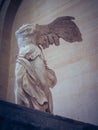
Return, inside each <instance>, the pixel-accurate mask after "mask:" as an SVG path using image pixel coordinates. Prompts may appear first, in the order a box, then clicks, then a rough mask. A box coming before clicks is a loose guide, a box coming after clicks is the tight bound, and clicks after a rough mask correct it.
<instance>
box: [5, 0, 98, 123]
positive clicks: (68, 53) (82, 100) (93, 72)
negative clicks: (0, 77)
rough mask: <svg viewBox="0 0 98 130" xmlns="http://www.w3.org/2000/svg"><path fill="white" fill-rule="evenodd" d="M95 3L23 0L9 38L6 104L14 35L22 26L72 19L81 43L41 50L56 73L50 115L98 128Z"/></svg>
mask: <svg viewBox="0 0 98 130" xmlns="http://www.w3.org/2000/svg"><path fill="white" fill-rule="evenodd" d="M97 5H98V1H97V0H37V1H36V0H28V1H27V0H23V2H22V4H21V6H20V8H19V9H18V12H17V14H16V17H15V20H14V24H13V31H12V37H11V51H10V72H9V87H8V94H7V100H8V101H11V102H14V84H15V74H14V69H15V59H16V54H17V53H18V48H17V41H16V38H15V31H16V30H17V29H18V28H19V27H20V26H21V25H22V24H25V23H32V22H33V23H34V24H36V23H37V24H48V23H50V22H51V21H53V20H54V19H55V18H57V17H59V16H73V17H75V23H76V24H77V25H78V27H79V28H80V31H81V33H82V37H83V41H82V42H80V43H78V42H74V43H68V42H65V41H64V40H62V39H60V43H61V45H60V46H59V47H57V46H50V48H48V49H46V50H44V54H45V57H46V60H47V63H48V65H49V66H50V67H51V68H52V69H53V70H54V71H55V72H56V76H57V79H58V82H57V85H56V86H55V88H53V89H52V90H51V91H52V94H53V103H54V114H57V115H61V116H64V117H68V118H72V119H76V120H80V121H83V122H88V123H93V124H97V125H98V112H97V111H98V100H97V98H98V60H97V59H98V58H97V57H98V36H97V35H98V7H97Z"/></svg>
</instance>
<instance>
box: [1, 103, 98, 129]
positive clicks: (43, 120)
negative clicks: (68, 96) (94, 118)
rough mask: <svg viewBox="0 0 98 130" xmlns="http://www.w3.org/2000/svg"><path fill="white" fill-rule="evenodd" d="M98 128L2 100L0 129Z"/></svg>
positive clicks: (97, 127)
mask: <svg viewBox="0 0 98 130" xmlns="http://www.w3.org/2000/svg"><path fill="white" fill-rule="evenodd" d="M32 129H33V130H98V126H95V125H92V124H87V123H83V122H79V121H75V120H72V119H68V118H64V117H60V116H56V115H52V114H48V113H44V112H40V111H37V110H32V109H29V108H26V107H22V106H19V105H16V104H12V103H9V102H5V101H0V130H32Z"/></svg>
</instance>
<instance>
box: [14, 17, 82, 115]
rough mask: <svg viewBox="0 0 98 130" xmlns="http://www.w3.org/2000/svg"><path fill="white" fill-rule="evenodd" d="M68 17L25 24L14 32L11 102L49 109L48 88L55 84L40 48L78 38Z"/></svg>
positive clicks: (44, 109)
mask: <svg viewBox="0 0 98 130" xmlns="http://www.w3.org/2000/svg"><path fill="white" fill-rule="evenodd" d="M73 19H74V18H73V17H70V16H64V17H59V18H57V19H56V20H54V21H53V22H52V23H50V24H47V25H38V24H37V25H36V26H35V27H34V26H33V24H25V25H23V26H21V27H20V28H19V29H18V30H17V31H16V33H15V35H16V38H17V43H18V48H19V54H18V55H17V59H16V68H15V77H16V80H15V102H16V103H17V104H20V105H24V106H26V107H29V108H33V109H37V110H40V111H43V112H49V113H52V112H53V101H52V94H51V91H50V88H53V87H54V86H55V85H56V83H57V78H56V75H55V72H54V71H53V70H52V69H50V68H49V67H48V66H47V62H46V60H45V57H44V55H43V49H45V48H48V47H49V46H50V45H52V44H55V45H57V46H58V45H59V44H60V43H59V39H60V38H63V39H64V40H65V41H68V42H70V43H71V42H76V41H82V38H81V33H80V31H79V28H78V27H77V25H76V24H75V23H74V22H73V21H72V20H73Z"/></svg>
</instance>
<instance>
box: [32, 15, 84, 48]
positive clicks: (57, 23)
mask: <svg viewBox="0 0 98 130" xmlns="http://www.w3.org/2000/svg"><path fill="white" fill-rule="evenodd" d="M74 19H75V18H74V17H71V16H63V17H58V18H57V19H56V20H54V21H53V22H51V23H50V24H47V25H38V24H37V25H36V28H35V31H34V38H35V42H36V44H37V45H41V46H42V47H43V48H44V49H45V48H48V47H49V45H52V44H55V45H57V46H58V45H59V44H60V42H59V39H60V38H62V39H64V40H65V41H67V42H70V43H72V42H76V41H77V42H80V41H82V36H81V32H80V30H79V28H78V27H77V25H76V24H75V22H74V21H73V20H74Z"/></svg>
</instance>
